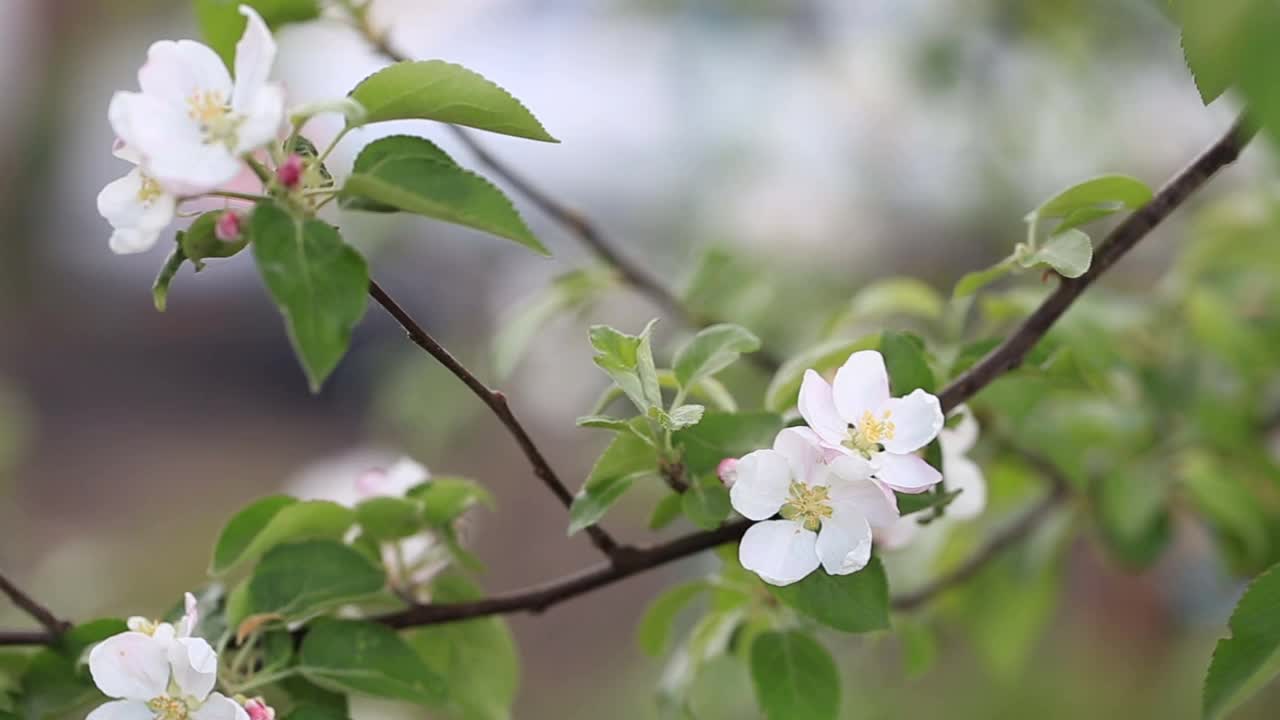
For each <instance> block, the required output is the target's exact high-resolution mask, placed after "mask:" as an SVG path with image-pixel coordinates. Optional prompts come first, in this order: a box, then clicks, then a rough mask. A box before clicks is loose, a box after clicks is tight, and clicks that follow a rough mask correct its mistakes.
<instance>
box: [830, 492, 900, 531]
mask: <svg viewBox="0 0 1280 720" xmlns="http://www.w3.org/2000/svg"><path fill="white" fill-rule="evenodd" d="M829 492H830V495H831V510H832V514H833V517H834V518H835V519H836V520H837V521H840V518H841V517H843V516H846V515H847V516H854V515H856V516H858V517H862V518H865V519H866V521H867V522H868V523H870V524H871V526H872V527H873V528H887V527H890V526H892V525H893V524H894V523H896V522H898V504H897V502H896V500H895V501H890V500H889V498H887V497H885V493H884V491H883V490H881V488H880V484H879V483H877V482H875V481H874V480H854V481H848V482H836V483H832V485H831V490H830V491H829Z"/></svg>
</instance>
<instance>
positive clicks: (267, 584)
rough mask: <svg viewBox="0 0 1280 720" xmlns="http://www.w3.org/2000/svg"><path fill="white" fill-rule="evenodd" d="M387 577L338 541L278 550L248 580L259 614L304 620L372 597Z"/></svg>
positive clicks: (255, 607)
mask: <svg viewBox="0 0 1280 720" xmlns="http://www.w3.org/2000/svg"><path fill="white" fill-rule="evenodd" d="M385 583H386V577H385V576H384V575H383V572H382V569H381V568H379V567H377V566H375V565H373V564H372V563H370V562H369V560H367V559H366V558H365V556H364V555H362V554H360V552H358V551H356V550H353V549H351V548H350V547H348V546H346V545H344V544H342V543H341V542H338V541H336V540H309V541H306V542H300V543H289V544H285V545H278V546H276V547H274V548H272V549H271V550H270V551H268V552H267V553H266V554H265V555H263V556H262V560H260V561H259V562H258V566H257V567H256V568H254V571H253V577H252V578H251V579H250V580H249V601H250V603H251V604H252V606H253V612H254V613H256V614H276V615H280V616H283V617H284V618H286V619H301V618H305V617H308V616H310V615H313V614H315V613H316V612H318V611H320V610H324V609H326V608H331V607H334V606H336V605H340V604H342V603H344V602H349V601H352V600H357V599H359V598H362V597H365V596H368V595H372V594H373V593H376V592H378V591H379V590H381V589H382V587H383V585H384V584H385Z"/></svg>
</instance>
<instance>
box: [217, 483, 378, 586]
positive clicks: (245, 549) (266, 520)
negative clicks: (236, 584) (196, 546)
mask: <svg viewBox="0 0 1280 720" xmlns="http://www.w3.org/2000/svg"><path fill="white" fill-rule="evenodd" d="M354 522H355V513H354V512H352V511H351V509H349V508H345V507H343V506H341V505H339V504H337V503H332V502H328V501H326V500H308V501H299V500H297V499H295V498H291V497H289V496H287V495H273V496H270V497H265V498H262V499H261V500H257V501H255V502H254V503H252V504H251V505H249V506H248V507H246V508H244V509H243V510H241V511H240V512H238V513H236V514H235V515H234V516H233V517H232V518H231V520H230V521H229V522H228V523H227V524H226V526H225V527H224V528H223V529H222V533H221V534H220V535H218V541H217V543H215V544H214V547H213V562H212V564H211V565H210V567H209V572H211V573H213V574H215V575H221V574H223V573H225V572H227V571H229V570H231V569H233V568H234V567H236V566H237V565H239V564H240V563H242V562H246V561H249V560H252V559H254V558H257V557H258V556H260V555H261V554H262V553H264V552H266V551H267V550H269V549H271V548H272V547H274V546H276V545H278V544H280V543H282V542H286V541H289V540H303V539H310V538H340V537H342V535H343V534H344V533H346V531H347V529H348V528H350V527H351V525H352V523H354Z"/></svg>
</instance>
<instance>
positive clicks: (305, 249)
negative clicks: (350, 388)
mask: <svg viewBox="0 0 1280 720" xmlns="http://www.w3.org/2000/svg"><path fill="white" fill-rule="evenodd" d="M249 227H250V233H251V235H252V237H253V255H254V257H255V258H256V259H257V261H258V270H259V271H260V272H261V273H262V279H263V280H264V281H265V282H266V285H267V289H268V290H270V291H271V297H272V298H273V299H274V300H275V301H276V304H277V305H279V306H280V312H281V314H282V315H284V319H285V324H286V325H287V326H288V328H289V339H290V341H291V342H292V343H293V348H294V350H295V351H296V352H297V355H298V359H299V360H300V361H301V363H302V366H303V368H304V369H305V370H306V373H307V378H308V380H309V382H310V384H311V391H312V392H318V391H319V390H320V385H321V384H322V383H323V382H324V380H325V378H327V377H328V376H329V373H331V372H333V369H334V368H335V367H337V365H338V361H339V360H341V359H342V356H343V355H344V354H346V352H347V346H348V345H349V344H350V343H351V331H352V329H354V328H355V325H356V323H358V322H360V318H361V317H362V316H363V315H364V310H365V304H366V300H365V294H366V293H367V292H368V290H369V269H368V267H366V265H365V262H364V258H363V257H361V256H360V253H358V252H356V251H355V249H353V248H351V247H350V246H349V245H347V244H346V243H344V242H343V241H342V236H340V235H339V234H338V231H337V229H335V228H334V227H333V226H332V225H329V224H327V223H324V222H321V221H319V220H304V219H302V218H297V217H294V216H292V215H290V214H289V212H288V211H286V210H284V209H283V208H281V207H279V206H278V205H275V204H272V203H259V204H258V206H257V207H256V208H255V209H254V211H253V218H252V220H251V221H250V223H249Z"/></svg>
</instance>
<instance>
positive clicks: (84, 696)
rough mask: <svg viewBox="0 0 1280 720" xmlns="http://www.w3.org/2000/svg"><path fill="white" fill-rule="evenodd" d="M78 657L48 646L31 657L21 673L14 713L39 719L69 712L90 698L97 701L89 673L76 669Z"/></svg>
mask: <svg viewBox="0 0 1280 720" xmlns="http://www.w3.org/2000/svg"><path fill="white" fill-rule="evenodd" d="M78 660H79V659H78V658H73V657H68V656H67V655H64V654H62V653H59V652H55V651H53V650H50V649H44V650H40V651H38V652H36V653H35V654H34V655H32V656H31V659H30V660H29V661H28V663H27V667H26V670H25V672H24V673H23V675H22V689H21V690H20V691H19V693H18V705H19V708H18V712H17V713H16V715H17V716H19V717H22V718H24V719H25V720H43V719H44V718H48V717H51V716H52V717H61V716H64V715H69V714H70V713H71V711H73V710H76V709H77V708H80V707H82V706H84V705H86V704H87V703H89V702H90V701H100V700H101V699H102V693H100V692H99V691H98V689H97V688H96V687H94V684H93V682H92V680H91V679H90V678H89V673H88V672H85V671H83V670H81V669H80V667H79V662H78Z"/></svg>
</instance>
